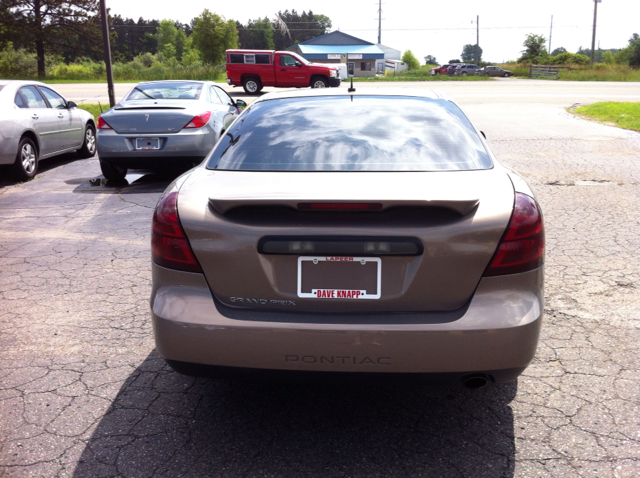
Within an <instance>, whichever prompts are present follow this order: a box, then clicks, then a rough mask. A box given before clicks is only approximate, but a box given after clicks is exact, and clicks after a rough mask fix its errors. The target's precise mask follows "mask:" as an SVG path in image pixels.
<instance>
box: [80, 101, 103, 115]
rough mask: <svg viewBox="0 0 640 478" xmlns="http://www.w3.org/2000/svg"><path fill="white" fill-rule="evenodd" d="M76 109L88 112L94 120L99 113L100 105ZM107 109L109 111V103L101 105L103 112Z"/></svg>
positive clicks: (81, 106)
mask: <svg viewBox="0 0 640 478" xmlns="http://www.w3.org/2000/svg"><path fill="white" fill-rule="evenodd" d="M78 108H80V109H81V110H85V111H88V112H89V113H91V114H92V115H93V117H94V118H97V117H98V116H99V115H100V113H101V111H100V105H78ZM108 109H109V103H107V104H106V105H102V110H103V111H106V110H108Z"/></svg>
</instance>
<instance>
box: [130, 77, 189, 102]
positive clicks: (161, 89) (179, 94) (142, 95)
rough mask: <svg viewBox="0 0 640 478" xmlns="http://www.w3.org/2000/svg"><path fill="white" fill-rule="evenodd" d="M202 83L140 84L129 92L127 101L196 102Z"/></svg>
mask: <svg viewBox="0 0 640 478" xmlns="http://www.w3.org/2000/svg"><path fill="white" fill-rule="evenodd" d="M201 91H202V83H196V82H191V81H184V82H182V81H172V82H166V83H160V82H159V83H140V84H139V85H136V86H135V87H134V88H133V90H131V91H130V92H129V95H128V96H127V98H126V99H127V100H155V99H173V100H176V99H180V100H197V99H198V98H200V92H201Z"/></svg>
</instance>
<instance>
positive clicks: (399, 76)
mask: <svg viewBox="0 0 640 478" xmlns="http://www.w3.org/2000/svg"><path fill="white" fill-rule="evenodd" d="M431 68H433V65H427V66H424V65H423V66H421V67H420V68H419V69H417V70H409V71H403V72H401V73H395V74H394V73H392V72H387V73H386V74H385V76H364V77H363V76H359V77H357V78H354V79H353V81H354V82H356V81H357V82H368V81H372V82H376V81H487V80H491V78H488V77H486V76H473V75H472V76H448V75H431V74H429V69H431ZM342 81H343V83H344V82H345V81H350V79H349V78H346V79H343V80H342Z"/></svg>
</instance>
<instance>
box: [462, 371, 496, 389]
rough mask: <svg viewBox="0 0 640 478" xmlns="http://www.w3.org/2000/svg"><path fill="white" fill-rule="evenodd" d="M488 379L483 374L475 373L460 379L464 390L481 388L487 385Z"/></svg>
mask: <svg viewBox="0 0 640 478" xmlns="http://www.w3.org/2000/svg"><path fill="white" fill-rule="evenodd" d="M489 381H490V378H489V377H488V376H487V375H485V374H483V373H475V374H472V375H467V376H465V377H463V378H462V383H463V384H464V386H465V388H469V389H475V388H482V387H484V386H485V385H487V383H489Z"/></svg>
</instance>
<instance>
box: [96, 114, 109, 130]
mask: <svg viewBox="0 0 640 478" xmlns="http://www.w3.org/2000/svg"><path fill="white" fill-rule="evenodd" d="M98 129H113V128H112V127H111V126H109V124H108V123H107V122H106V121H105V120H103V119H102V116H98Z"/></svg>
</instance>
